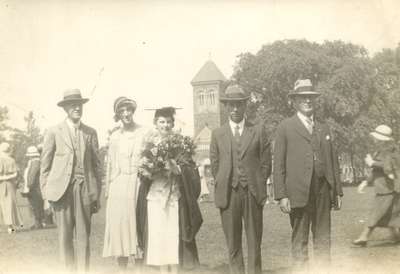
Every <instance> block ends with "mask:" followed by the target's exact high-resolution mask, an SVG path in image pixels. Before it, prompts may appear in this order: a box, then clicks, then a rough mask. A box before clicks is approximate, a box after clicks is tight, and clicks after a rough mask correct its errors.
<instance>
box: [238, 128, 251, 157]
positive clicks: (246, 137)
mask: <svg viewBox="0 0 400 274" xmlns="http://www.w3.org/2000/svg"><path fill="white" fill-rule="evenodd" d="M253 137H254V129H253V127H251V126H249V125H248V124H246V123H245V126H244V128H243V133H242V140H241V143H242V152H241V154H240V158H242V157H243V156H244V154H245V152H246V151H247V148H248V147H249V145H250V142H251V140H253Z"/></svg>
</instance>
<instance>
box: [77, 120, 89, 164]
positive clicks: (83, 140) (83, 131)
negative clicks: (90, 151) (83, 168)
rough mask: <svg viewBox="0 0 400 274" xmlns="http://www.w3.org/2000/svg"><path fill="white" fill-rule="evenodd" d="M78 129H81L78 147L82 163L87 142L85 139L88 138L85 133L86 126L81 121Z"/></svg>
mask: <svg viewBox="0 0 400 274" xmlns="http://www.w3.org/2000/svg"><path fill="white" fill-rule="evenodd" d="M80 131H81V136H80V137H79V142H80V149H81V155H80V157H81V160H82V162H81V163H83V160H84V157H85V150H86V142H87V139H88V137H89V135H88V134H87V131H86V126H85V125H84V124H83V123H81V126H80Z"/></svg>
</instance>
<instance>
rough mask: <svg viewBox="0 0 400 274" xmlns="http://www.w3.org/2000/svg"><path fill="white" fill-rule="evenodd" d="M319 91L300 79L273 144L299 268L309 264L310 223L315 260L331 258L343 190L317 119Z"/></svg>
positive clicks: (278, 188)
mask: <svg viewBox="0 0 400 274" xmlns="http://www.w3.org/2000/svg"><path fill="white" fill-rule="evenodd" d="M319 95H320V94H319V93H318V92H316V91H314V89H313V86H312V84H311V81H310V80H308V79H307V80H298V81H297V82H296V83H295V88H294V91H292V92H291V93H289V98H290V100H291V102H292V104H293V105H294V107H295V109H296V111H297V113H296V114H295V115H294V116H292V117H291V118H288V119H286V120H284V121H282V122H281V124H280V125H279V126H278V129H277V131H276V138H275V144H274V168H273V170H274V171H273V173H274V175H273V176H274V178H273V179H274V190H275V199H276V200H279V203H280V208H281V210H282V211H283V212H284V213H288V214H289V216H290V224H291V226H292V257H293V262H294V267H295V269H304V268H306V267H307V265H306V262H307V261H308V236H309V230H310V225H311V231H312V234H313V246H314V258H315V259H316V260H315V262H316V263H319V265H326V264H327V263H329V261H330V236H331V215H330V210H331V208H335V209H339V208H340V206H341V196H342V195H343V192H342V187H341V182H340V179H339V167H338V159H337V157H336V154H335V151H334V148H333V144H332V135H331V133H330V130H329V127H328V126H327V125H326V124H324V123H322V122H318V121H316V120H315V119H314V118H315V117H314V109H315V99H316V98H317V97H318V96H319ZM326 266H328V265H326Z"/></svg>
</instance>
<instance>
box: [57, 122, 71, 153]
mask: <svg viewBox="0 0 400 274" xmlns="http://www.w3.org/2000/svg"><path fill="white" fill-rule="evenodd" d="M59 130H60V133H61V136H62V138H63V140H64V142H65V144H66V145H67V146H68V147H69V148H70V149H72V150H73V149H74V148H73V146H72V140H71V132H70V130H69V128H68V125H67V122H66V121H65V122H63V123H61V125H60V127H59Z"/></svg>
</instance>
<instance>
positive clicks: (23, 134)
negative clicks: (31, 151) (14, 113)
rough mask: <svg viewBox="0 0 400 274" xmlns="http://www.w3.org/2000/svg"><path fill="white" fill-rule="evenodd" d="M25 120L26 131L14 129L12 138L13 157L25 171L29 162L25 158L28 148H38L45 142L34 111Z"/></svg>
mask: <svg viewBox="0 0 400 274" xmlns="http://www.w3.org/2000/svg"><path fill="white" fill-rule="evenodd" d="M24 120H25V122H26V128H25V129H24V130H21V129H17V128H14V129H13V131H14V132H13V134H12V137H11V139H12V142H11V145H12V147H13V149H12V151H13V157H14V159H15V161H16V162H17V165H18V166H19V168H20V170H23V168H24V167H25V165H26V162H27V159H26V157H25V154H26V150H27V148H28V147H29V146H38V145H39V144H40V143H42V141H43V135H42V134H41V133H40V128H39V127H37V126H36V123H35V117H34V114H33V112H32V111H30V112H29V113H28V116H26V117H24Z"/></svg>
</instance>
